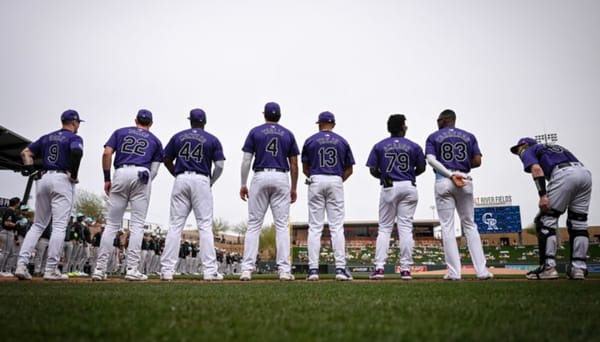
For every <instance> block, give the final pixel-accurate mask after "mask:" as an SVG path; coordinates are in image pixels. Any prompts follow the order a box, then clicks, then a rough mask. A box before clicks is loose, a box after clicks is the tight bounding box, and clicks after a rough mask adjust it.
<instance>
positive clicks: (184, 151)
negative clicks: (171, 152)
mask: <svg viewBox="0 0 600 342" xmlns="http://www.w3.org/2000/svg"><path fill="white" fill-rule="evenodd" d="M203 148H204V145H203V144H198V145H196V146H192V144H190V143H189V142H186V143H185V144H184V145H183V146H182V147H181V148H180V149H179V153H178V154H177V155H178V156H179V157H180V158H183V159H185V160H186V161H188V160H190V159H194V160H195V161H197V162H200V161H201V160H202V150H203Z"/></svg>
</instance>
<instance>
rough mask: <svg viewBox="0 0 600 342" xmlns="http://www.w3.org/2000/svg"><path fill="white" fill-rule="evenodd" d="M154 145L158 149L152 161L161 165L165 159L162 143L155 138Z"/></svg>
mask: <svg viewBox="0 0 600 342" xmlns="http://www.w3.org/2000/svg"><path fill="white" fill-rule="evenodd" d="M154 143H155V144H156V149H155V150H154V155H153V156H152V161H153V162H159V163H161V162H162V161H163V159H164V156H163V148H162V143H161V142H160V140H158V138H156V137H155V138H154Z"/></svg>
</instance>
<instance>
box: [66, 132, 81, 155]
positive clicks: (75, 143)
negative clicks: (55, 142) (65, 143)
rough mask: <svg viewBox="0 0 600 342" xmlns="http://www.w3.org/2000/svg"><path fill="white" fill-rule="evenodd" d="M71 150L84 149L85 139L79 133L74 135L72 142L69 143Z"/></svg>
mask: <svg viewBox="0 0 600 342" xmlns="http://www.w3.org/2000/svg"><path fill="white" fill-rule="evenodd" d="M69 147H70V148H71V150H82V151H83V139H82V138H81V137H80V136H78V135H73V139H71V144H70V145H69Z"/></svg>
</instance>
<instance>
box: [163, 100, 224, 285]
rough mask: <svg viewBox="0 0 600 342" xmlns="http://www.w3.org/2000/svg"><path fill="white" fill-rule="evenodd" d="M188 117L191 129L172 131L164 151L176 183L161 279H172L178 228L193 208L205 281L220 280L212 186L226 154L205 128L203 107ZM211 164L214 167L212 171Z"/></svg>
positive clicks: (221, 276) (166, 165)
mask: <svg viewBox="0 0 600 342" xmlns="http://www.w3.org/2000/svg"><path fill="white" fill-rule="evenodd" d="M188 119H189V120H190V126H191V128H190V129H186V130H183V131H181V132H179V133H177V134H175V135H174V136H173V137H172V138H171V140H170V141H169V143H168V144H167V146H166V147H165V151H164V164H165V167H166V168H167V169H168V170H169V172H170V173H171V174H172V175H173V176H175V182H174V183H173V191H172V194H171V212H170V218H169V232H168V233H167V237H166V241H165V249H164V251H163V254H162V258H161V278H162V280H165V281H170V280H172V279H173V274H174V273H175V265H176V263H177V257H178V252H179V242H180V240H181V231H182V230H183V227H184V225H185V221H186V220H187V217H188V216H189V214H190V211H192V210H193V211H194V216H195V217H196V224H197V225H198V237H199V239H200V258H201V260H202V270H203V272H204V280H207V281H211V280H217V281H218V280H223V275H222V274H221V273H219V272H217V269H218V265H217V257H216V254H215V245H214V236H213V232H212V224H213V196H212V190H211V187H212V185H213V184H214V183H215V182H216V181H217V179H219V177H220V176H221V173H222V172H223V166H224V162H225V155H224V154H223V147H222V146H221V142H220V141H219V139H217V137H215V136H214V135H212V134H210V133H208V132H206V131H205V130H204V126H205V125H206V114H205V113H204V111H203V110H202V109H192V110H191V111H190V116H189V117H188ZM173 161H175V164H174V165H173ZM213 164H214V170H211V169H212V165H213Z"/></svg>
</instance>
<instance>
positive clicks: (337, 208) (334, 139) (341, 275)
mask: <svg viewBox="0 0 600 342" xmlns="http://www.w3.org/2000/svg"><path fill="white" fill-rule="evenodd" d="M316 123H317V124H318V125H319V132H317V133H315V134H313V135H312V136H310V137H309V138H308V139H306V141H305V142H304V146H303V147H302V172H303V173H304V175H305V176H306V177H308V179H307V184H308V268H309V269H308V275H307V278H306V279H307V280H309V281H316V280H319V253H320V251H321V235H322V233H323V223H324V220H325V213H327V219H328V220H329V231H330V232H331V244H332V247H333V253H334V256H335V279H336V280H341V281H349V280H352V275H350V273H349V272H348V271H347V270H346V251H345V248H346V240H345V238H344V185H343V182H344V181H345V180H346V179H348V177H350V175H351V174H352V166H353V165H354V156H353V155H352V150H351V149H350V145H349V144H348V142H347V141H346V140H345V139H344V138H343V137H341V136H340V135H338V134H336V133H334V132H333V128H334V127H335V116H334V115H333V113H331V112H322V113H321V114H319V117H318V120H317V122H316Z"/></svg>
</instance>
